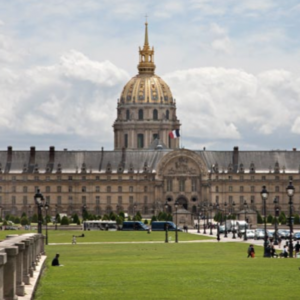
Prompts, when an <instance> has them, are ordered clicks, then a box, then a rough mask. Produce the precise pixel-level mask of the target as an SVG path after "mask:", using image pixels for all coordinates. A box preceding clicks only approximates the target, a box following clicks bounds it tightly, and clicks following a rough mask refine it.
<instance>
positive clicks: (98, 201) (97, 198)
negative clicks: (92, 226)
mask: <svg viewBox="0 0 300 300" xmlns="http://www.w3.org/2000/svg"><path fill="white" fill-rule="evenodd" d="M96 204H100V196H96Z"/></svg>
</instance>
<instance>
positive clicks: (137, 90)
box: [120, 74, 173, 104]
mask: <svg viewBox="0 0 300 300" xmlns="http://www.w3.org/2000/svg"><path fill="white" fill-rule="evenodd" d="M120 99H121V103H123V104H126V103H128V104H131V103H141V104H142V103H158V104H161V103H163V104H171V103H173V96H172V93H171V90H170V88H169V86H168V85H167V84H166V83H165V82H164V81H163V80H162V79H161V78H160V77H158V76H156V75H150V76H149V75H146V74H145V75H137V76H135V77H133V78H131V79H130V80H129V82H128V83H127V84H126V85H125V87H124V88H123V91H122V93H121V98H120Z"/></svg>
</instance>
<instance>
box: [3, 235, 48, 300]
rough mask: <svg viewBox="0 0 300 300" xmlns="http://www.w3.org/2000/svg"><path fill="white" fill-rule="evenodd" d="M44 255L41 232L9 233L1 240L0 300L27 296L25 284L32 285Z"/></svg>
mask: <svg viewBox="0 0 300 300" xmlns="http://www.w3.org/2000/svg"><path fill="white" fill-rule="evenodd" d="M43 255H44V236H43V235H41V234H36V233H28V234H23V235H8V236H7V237H6V239H5V240H3V241H2V242H0V300H3V299H5V300H16V299H18V296H20V297H22V296H25V285H30V280H31V277H33V273H34V271H35V270H36V266H37V265H38V264H39V261H40V259H41V257H42V256H43Z"/></svg>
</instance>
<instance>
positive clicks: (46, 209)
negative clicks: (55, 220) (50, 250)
mask: <svg viewBox="0 0 300 300" xmlns="http://www.w3.org/2000/svg"><path fill="white" fill-rule="evenodd" d="M44 207H45V212H46V217H45V221H46V245H48V218H47V217H48V208H49V205H48V203H47V202H46V203H45V205H44Z"/></svg>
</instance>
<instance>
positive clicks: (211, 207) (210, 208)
mask: <svg viewBox="0 0 300 300" xmlns="http://www.w3.org/2000/svg"><path fill="white" fill-rule="evenodd" d="M212 210H213V205H212V203H210V204H209V211H210V233H209V234H210V235H212V234H213V233H212Z"/></svg>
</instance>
